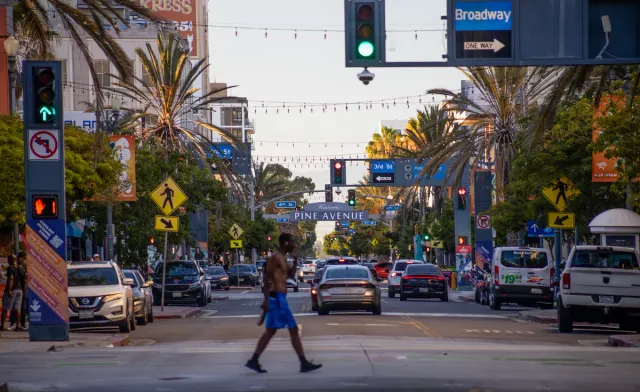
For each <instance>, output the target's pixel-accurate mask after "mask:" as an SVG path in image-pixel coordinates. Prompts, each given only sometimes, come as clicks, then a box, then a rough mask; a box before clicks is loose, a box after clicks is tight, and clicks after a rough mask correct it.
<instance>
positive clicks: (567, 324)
mask: <svg viewBox="0 0 640 392" xmlns="http://www.w3.org/2000/svg"><path fill="white" fill-rule="evenodd" d="M558 331H560V332H561V333H571V332H573V319H572V317H571V312H570V311H569V309H567V308H565V307H564V305H563V304H562V298H561V297H558Z"/></svg>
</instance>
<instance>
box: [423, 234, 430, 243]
mask: <svg viewBox="0 0 640 392" xmlns="http://www.w3.org/2000/svg"><path fill="white" fill-rule="evenodd" d="M422 237H423V238H424V240H425V241H431V235H429V234H425V235H423V236H422Z"/></svg>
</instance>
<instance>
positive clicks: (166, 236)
mask: <svg viewBox="0 0 640 392" xmlns="http://www.w3.org/2000/svg"><path fill="white" fill-rule="evenodd" d="M168 239H169V232H168V231H165V232H164V258H163V260H162V295H161V296H160V311H161V312H164V286H165V283H166V281H167V242H168Z"/></svg>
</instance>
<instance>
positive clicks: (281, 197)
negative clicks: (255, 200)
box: [253, 190, 333, 211]
mask: <svg viewBox="0 0 640 392" xmlns="http://www.w3.org/2000/svg"><path fill="white" fill-rule="evenodd" d="M326 192H329V191H325V190H321V191H297V192H289V193H285V194H284V195H280V196H278V197H274V198H273V199H270V200H267V201H265V202H264V203H260V204H258V205H257V206H254V207H253V209H254V210H255V211H257V210H259V209H261V208H262V207H264V206H266V205H268V204H271V203H273V202H274V201H278V200H281V199H284V198H285V197H289V196H295V195H304V194H305V193H326ZM332 192H333V191H332Z"/></svg>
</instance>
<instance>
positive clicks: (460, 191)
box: [458, 188, 467, 196]
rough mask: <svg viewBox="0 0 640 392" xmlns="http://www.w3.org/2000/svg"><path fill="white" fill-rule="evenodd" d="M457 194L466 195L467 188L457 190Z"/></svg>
mask: <svg viewBox="0 0 640 392" xmlns="http://www.w3.org/2000/svg"><path fill="white" fill-rule="evenodd" d="M458 194H459V195H462V196H464V195H466V194H467V188H458Z"/></svg>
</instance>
